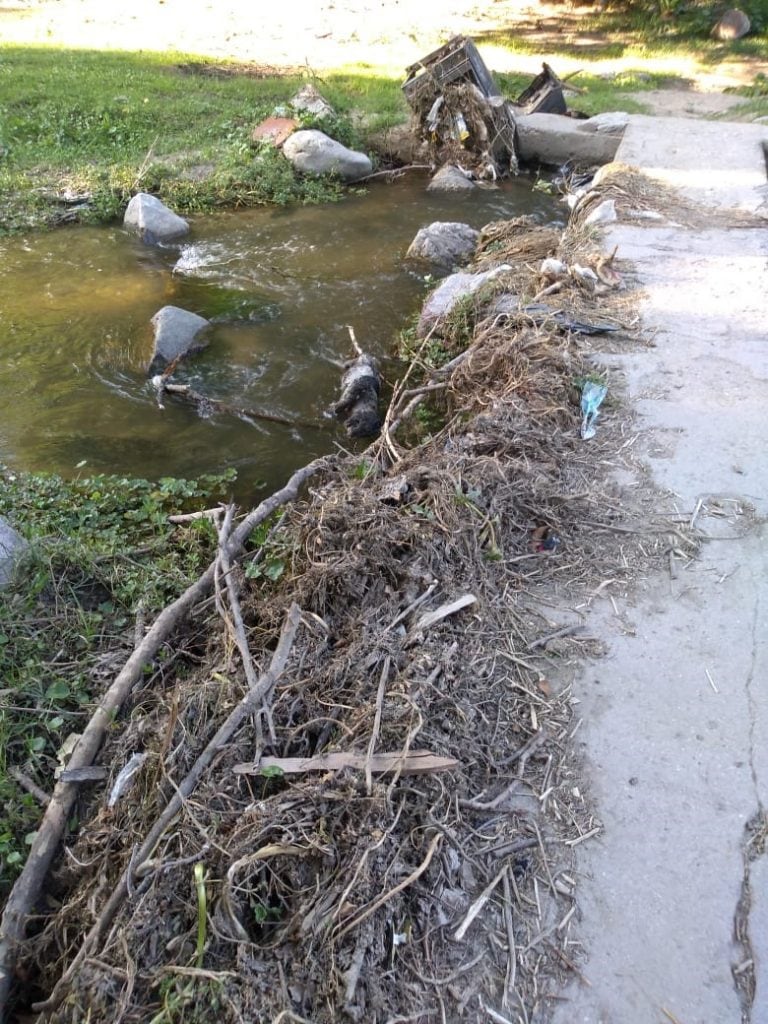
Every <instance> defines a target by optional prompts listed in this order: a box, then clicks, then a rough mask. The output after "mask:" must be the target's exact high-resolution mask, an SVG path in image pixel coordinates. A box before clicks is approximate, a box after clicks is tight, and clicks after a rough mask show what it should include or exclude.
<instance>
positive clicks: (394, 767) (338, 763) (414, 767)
mask: <svg viewBox="0 0 768 1024" xmlns="http://www.w3.org/2000/svg"><path fill="white" fill-rule="evenodd" d="M366 762H367V758H366V756H365V754H355V753H345V752H343V751H341V752H337V753H333V754H317V755H315V757H262V758H261V759H260V760H259V761H257V762H256V763H253V762H250V761H246V762H244V763H242V764H236V765H235V766H234V768H233V769H232V770H233V771H234V772H235V774H236V775H261V774H262V772H263V771H264V769H270V768H279V769H280V770H281V771H283V772H285V774H286V775H301V774H303V773H304V772H328V771H341V770H342V769H343V768H357V769H360V770H363V769H364V768H365V766H366ZM370 763H371V771H372V772H373V774H374V775H383V774H386V773H388V772H395V771H398V770H399V771H400V773H401V774H402V775H429V774H431V773H432V772H447V771H450V770H451V769H452V768H458V766H459V762H458V761H456V760H455V759H454V758H452V757H439V756H438V755H437V754H432V753H430V751H429V750H411V751H410V752H409V753H408V754H406V755H405V757H403V755H402V753H399V752H398V753H386V754H374V755H373V757H372V758H371V762H370Z"/></svg>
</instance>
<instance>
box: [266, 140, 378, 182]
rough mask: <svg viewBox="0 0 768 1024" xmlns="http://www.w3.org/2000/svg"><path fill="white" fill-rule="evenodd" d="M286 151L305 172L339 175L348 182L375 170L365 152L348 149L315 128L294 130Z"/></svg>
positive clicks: (285, 148)
mask: <svg viewBox="0 0 768 1024" xmlns="http://www.w3.org/2000/svg"><path fill="white" fill-rule="evenodd" d="M283 153H284V154H285V156H286V158H287V159H288V160H290V162H291V163H292V164H293V166H294V167H295V168H296V170H297V171H301V173H302V174H338V176H339V177H340V178H342V179H343V180H344V181H356V180H357V179H358V178H364V177H365V176H366V174H370V173H371V171H372V170H373V165H372V164H371V161H370V160H369V158H368V157H367V156H366V155H365V153H357V152H355V151H354V150H352V149H347V147H346V146H342V144H341V143H340V142H336V141H335V139H331V138H329V137H328V136H327V135H326V134H325V132H319V131H317V130H316V129H312V128H310V129H306V130H304V131H300V132H294V133H293V135H291V137H290V138H289V139H287V140H286V142H285V144H284V145H283Z"/></svg>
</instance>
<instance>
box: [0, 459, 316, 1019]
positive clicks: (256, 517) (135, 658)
mask: <svg viewBox="0 0 768 1024" xmlns="http://www.w3.org/2000/svg"><path fill="white" fill-rule="evenodd" d="M332 462H333V459H332V457H329V456H326V457H325V458H321V459H315V460H314V461H313V462H310V463H309V464H308V465H306V466H304V467H303V468H302V469H299V470H297V472H296V473H294V474H293V476H292V477H291V478H290V479H289V481H288V483H287V484H286V485H285V486H284V487H282V488H281V489H280V490H279V491H276V492H275V493H274V494H272V495H271V496H270V497H269V498H266V499H265V500H264V501H262V502H261V504H260V505H258V506H257V508H255V509H253V511H251V512H250V513H249V514H248V515H247V516H246V518H245V519H244V520H243V522H242V523H241V524H240V525H239V526H238V528H237V529H236V530H235V531H234V532H233V534H232V536H231V538H230V540H229V541H228V543H227V546H226V550H227V554H228V556H229V557H230V558H237V557H238V556H239V555H240V554H241V553H242V550H243V546H244V544H245V542H246V541H247V539H248V537H249V536H250V535H251V533H252V531H253V530H254V529H255V528H256V527H257V526H258V525H259V524H260V523H262V522H264V520H265V519H267V518H268V517H269V516H270V515H271V514H272V513H273V512H274V511H275V509H277V508H280V507H281V506H282V505H285V504H287V503H288V502H291V501H295V500H296V498H297V497H298V495H299V491H300V489H301V487H302V486H303V484H304V483H306V481H307V480H309V479H310V477H312V476H315V475H316V474H317V473H319V472H321V471H322V470H323V469H325V468H327V467H329V466H330V465H331V464H332ZM215 571H216V562H213V563H212V564H211V565H210V566H209V567H208V569H206V571H205V572H204V573H203V575H202V576H201V577H200V578H199V579H198V580H196V582H195V583H193V584H192V585H191V586H190V587H188V588H187V590H185V591H184V593H183V594H181V596H180V597H178V598H176V600H175V601H174V602H173V603H172V604H170V605H168V606H167V607H166V608H164V609H163V611H162V612H161V613H160V614H159V615H158V617H157V618H156V619H155V621H154V623H153V624H152V626H151V627H150V629H149V631H148V632H147V634H146V636H145V637H144V638H143V639H142V641H141V643H140V644H138V645H137V647H136V649H135V650H134V651H133V653H132V654H131V656H130V657H129V658H128V660H127V661H126V663H125V665H124V666H123V668H122V669H121V671H120V672H119V673H118V675H117V677H116V678H115V680H114V682H113V683H112V685H111V686H110V687H109V689H108V690H107V692H106V693H105V694H104V696H103V697H102V699H101V702H100V704H99V706H98V707H97V708H96V710H95V712H94V714H93V716H92V717H91V719H90V721H89V722H88V725H87V726H86V728H85V731H84V732H83V734H82V736H81V737H80V739H79V741H78V744H77V747H76V748H75V750H74V752H73V754H72V756H71V758H70V759H69V762H68V764H67V769H68V770H70V771H72V770H74V769H81V768H87V767H89V766H90V765H91V764H92V763H93V760H94V758H95V757H96V754H97V753H98V751H99V748H100V747H101V744H102V742H103V740H104V735H105V733H106V730H107V729H108V728H109V726H110V725H111V723H112V722H113V720H114V716H115V715H116V714H117V713H118V712H119V710H120V708H121V706H122V704H123V702H124V701H125V699H126V698H127V697H128V695H129V694H130V692H131V690H132V689H133V687H134V686H135V685H136V683H137V682H138V680H139V679H140V678H141V675H142V670H143V668H144V665H146V664H147V662H149V661H151V660H152V659H153V658H154V657H155V655H156V654H157V651H158V650H159V648H160V646H161V645H162V644H163V643H165V641H166V640H167V638H168V636H169V635H170V633H171V632H172V630H173V629H174V628H176V626H178V625H179V624H180V623H181V622H182V621H183V620H184V619H185V617H186V616H187V615H188V614H189V612H190V611H191V610H192V608H193V607H194V606H195V605H196V604H198V602H199V601H201V600H202V599H203V598H205V597H206V596H207V595H208V593H209V592H210V590H211V588H212V586H213V582H214V576H215ZM77 793H78V785H77V783H73V782H68V781H65V779H64V778H61V779H59V781H58V783H57V784H56V787H55V789H54V791H53V794H52V795H51V798H50V802H49V804H48V806H47V808H46V811H45V814H44V815H43V818H42V820H41V822H40V826H39V828H38V830H37V832H36V834H35V839H34V842H33V843H32V845H31V847H30V851H29V855H28V857H27V861H26V863H25V865H24V868H23V869H22V872H21V874H20V875H19V877H18V878H17V879H16V882H15V883H14V885H13V888H12V889H11V892H10V895H9V897H8V900H7V902H6V905H5V909H4V911H3V916H2V920H0V1021H4V1020H5V1019H6V1018H7V1015H8V1007H9V998H10V992H11V984H12V981H13V976H14V968H15V964H16V958H17V953H18V947H19V944H20V943H21V942H22V941H23V940H24V937H25V934H26V927H27V918H28V916H29V915H30V914H31V912H32V909H33V907H34V905H35V903H36V902H37V900H38V898H39V896H40V892H41V889H42V886H43V882H44V881H45V877H46V875H47V874H48V870H49V868H50V866H51V863H52V861H53V858H54V855H55V854H56V851H57V850H58V848H59V844H60V842H61V839H62V836H63V835H64V833H65V831H66V828H67V822H68V821H69V818H70V815H71V812H72V808H73V806H74V802H75V799H76V797H77Z"/></svg>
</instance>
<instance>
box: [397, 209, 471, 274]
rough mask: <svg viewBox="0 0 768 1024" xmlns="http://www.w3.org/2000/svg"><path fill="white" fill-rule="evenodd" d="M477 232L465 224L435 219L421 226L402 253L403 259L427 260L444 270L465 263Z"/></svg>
mask: <svg viewBox="0 0 768 1024" xmlns="http://www.w3.org/2000/svg"><path fill="white" fill-rule="evenodd" d="M479 237H480V232H479V231H476V230H475V229H474V228H471V227H470V226H469V224H461V223H459V222H455V221H444V220H438V221H435V223H434V224H429V225H428V226H427V227H425V228H421V229H420V230H419V231H418V232H417V233H416V237H415V238H414V240H413V241H412V242H411V244H410V246H409V247H408V252H407V253H406V254H405V258H406V259H420V260H428V261H429V262H430V263H434V264H436V265H437V266H439V267H442V268H443V269H445V270H450V269H451V267H455V266H456V265H457V264H459V263H465V262H466V261H467V260H468V259H469V257H470V256H471V255H472V254H473V253H474V251H475V246H476V245H477V240H478V239H479Z"/></svg>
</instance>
